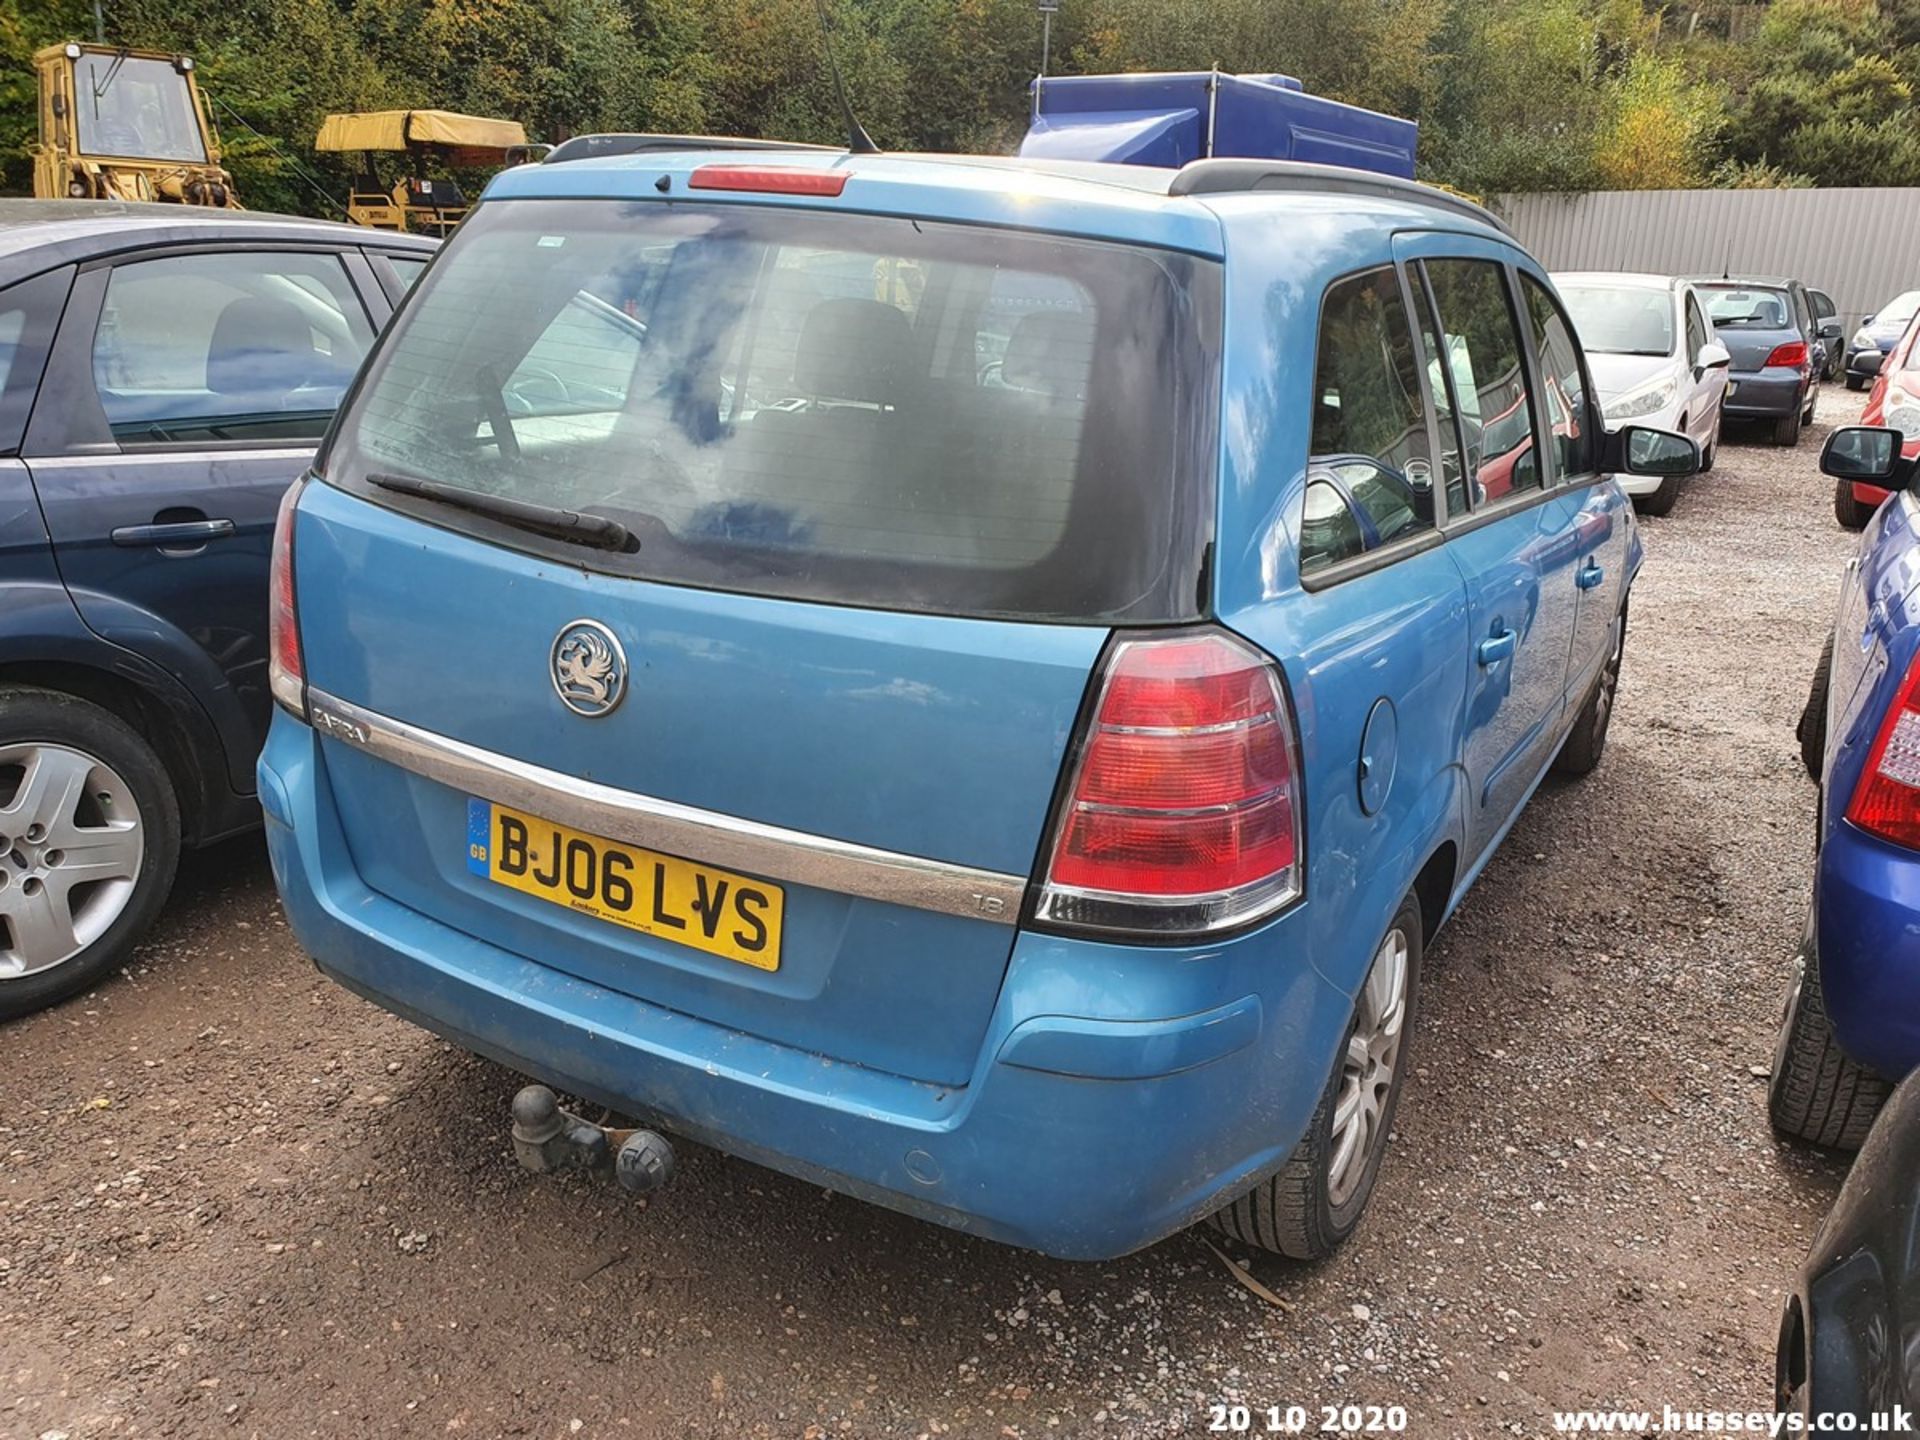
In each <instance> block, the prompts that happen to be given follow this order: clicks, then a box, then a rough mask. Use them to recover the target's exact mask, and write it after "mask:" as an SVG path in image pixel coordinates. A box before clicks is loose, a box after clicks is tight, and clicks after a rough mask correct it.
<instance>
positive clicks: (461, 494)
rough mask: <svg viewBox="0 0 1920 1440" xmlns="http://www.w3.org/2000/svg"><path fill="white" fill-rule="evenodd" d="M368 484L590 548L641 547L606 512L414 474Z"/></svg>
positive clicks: (374, 479)
mask: <svg viewBox="0 0 1920 1440" xmlns="http://www.w3.org/2000/svg"><path fill="white" fill-rule="evenodd" d="M366 479H367V483H368V484H369V485H378V486H379V487H380V488H381V489H382V490H391V491H393V492H394V493H395V494H397V495H417V496H419V497H420V498H421V499H423V500H433V501H437V502H438V503H440V504H442V505H451V506H453V507H454V508H455V509H457V510H468V511H471V512H472V513H473V514H475V515H484V516H486V517H487V518H488V519H489V520H499V521H501V522H502V523H504V524H507V525H512V526H514V527H515V528H516V529H520V530H527V531H531V532H532V533H533V534H535V535H546V536H549V537H550V538H552V539H555V540H565V541H567V542H568V543H569V544H573V545H585V546H587V547H588V548H590V549H593V550H619V551H627V552H631V551H634V550H638V549H639V548H640V545H639V542H637V541H636V540H635V539H634V538H633V533H632V532H631V531H630V530H628V529H627V527H626V526H624V525H622V524H621V523H620V522H619V521H618V520H610V519H608V518H607V517H606V516H605V515H583V514H581V513H580V512H579V511H578V510H563V509H561V508H560V507H559V506H558V505H540V504H537V503H535V502H534V501H531V500H513V499H509V498H508V497H507V496H505V495H488V494H487V493H485V492H484V491H481V490H465V489H462V488H461V487H460V486H458V485H448V484H445V483H443V482H441V481H439V480H422V479H419V478H418V477H417V476H413V475H378V474H375V475H369V476H367V477H366Z"/></svg>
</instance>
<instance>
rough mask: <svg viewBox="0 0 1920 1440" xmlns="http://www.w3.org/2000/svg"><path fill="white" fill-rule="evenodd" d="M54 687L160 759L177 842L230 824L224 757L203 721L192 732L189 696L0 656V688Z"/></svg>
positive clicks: (78, 664) (88, 668) (93, 669)
mask: <svg viewBox="0 0 1920 1440" xmlns="http://www.w3.org/2000/svg"><path fill="white" fill-rule="evenodd" d="M14 685H17V686H30V687H37V688H39V689H42V690H57V691H59V692H60V693H62V694H66V695H73V696H76V697H78V698H79V699H82V700H86V701H88V702H90V703H91V704H94V705H98V706H99V707H100V708H101V709H102V710H105V711H107V712H108V713H110V714H112V715H114V716H116V717H118V718H119V719H121V720H123V721H125V722H126V723H127V724H128V725H131V726H132V727H133V728H134V730H135V731H137V732H138V733H139V735H140V736H141V738H142V739H144V740H145V741H146V742H147V743H148V744H149V745H151V746H153V749H154V753H155V754H156V755H158V756H159V757H160V763H161V764H162V765H164V766H165V767H166V770H167V778H168V779H169V780H170V781H171V782H172V783H173V790H174V794H175V796H176V797H177V798H178V800H179V803H180V828H181V832H182V839H183V842H184V843H186V844H189V845H191V844H194V843H197V842H198V841H199V840H201V839H205V838H210V837H211V836H212V835H214V834H219V833H224V832H226V831H227V830H230V829H232V828H234V827H233V818H232V815H231V813H230V812H231V811H232V809H233V801H234V797H233V796H232V795H231V793H230V792H229V793H224V794H223V793H222V792H223V791H224V790H225V788H226V787H225V781H224V775H223V772H222V767H223V766H224V763H225V760H224V756H223V755H222V754H221V752H220V751H219V742H218V741H217V740H216V739H215V738H214V736H213V735H212V732H211V725H210V724H206V722H204V721H203V722H202V723H203V724H206V729H205V732H204V733H203V734H202V735H201V736H198V737H196V736H195V735H194V734H193V727H192V718H191V712H186V713H183V710H182V706H183V705H184V706H191V705H192V703H193V702H192V701H191V700H190V699H185V698H184V697H180V698H173V697H168V698H163V697H162V696H161V695H159V694H157V693H156V692H155V691H154V690H152V689H151V688H148V687H146V686H143V685H141V684H140V683H138V682H137V681H135V680H133V679H130V678H129V677H127V676H126V675H124V674H120V673H116V672H114V671H112V670H109V669H106V668H104V667H102V666H98V665H92V664H88V663H86V662H84V661H73V660H47V659H11V660H0V686H14Z"/></svg>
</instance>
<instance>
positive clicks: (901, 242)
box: [327, 200, 1219, 619]
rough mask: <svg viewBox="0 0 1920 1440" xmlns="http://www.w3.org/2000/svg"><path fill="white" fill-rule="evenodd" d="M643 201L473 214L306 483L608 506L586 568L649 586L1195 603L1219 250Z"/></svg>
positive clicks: (861, 597) (922, 598)
mask: <svg viewBox="0 0 1920 1440" xmlns="http://www.w3.org/2000/svg"><path fill="white" fill-rule="evenodd" d="M639 208H640V209H644V210H645V211H647V212H648V213H647V214H645V215H640V214H638V213H637V211H634V210H630V209H629V208H628V207H621V206H612V205H606V204H604V203H601V202H599V201H593V200H581V201H571V200H567V201H561V200H554V201H550V202H549V201H544V200H543V201H538V202H532V201H528V202H519V201H515V202H508V203H503V204H498V205H481V206H478V207H476V209H475V210H474V211H473V213H472V214H471V215H469V216H468V217H467V219H466V220H465V221H464V222H463V224H462V226H461V230H460V233H459V235H458V236H456V237H455V239H454V240H453V241H452V242H451V243H450V245H449V247H448V249H447V250H446V251H445V252H443V253H442V254H441V255H440V256H439V257H438V258H436V259H435V261H434V263H433V265H432V266H431V267H430V268H429V269H428V271H427V273H426V275H425V277H424V278H423V279H422V280H421V282H420V283H419V286H418V288H417V289H416V290H415V292H414V293H413V294H412V295H411V296H410V297H409V298H408V300H407V303H406V305H405V306H403V307H402V308H401V310H400V312H399V314H398V315H397V316H396V318H395V321H394V324H393V326H392V328H391V329H390V331H389V335H388V339H387V340H386V342H385V343H384V344H383V345H382V347H381V349H380V353H379V354H378V356H376V357H375V359H374V360H373V361H372V363H371V365H370V367H369V369H368V371H367V376H366V379H365V381H364V382H363V383H362V385H361V387H360V389H359V391H358V398H357V399H356V401H355V404H354V406H353V407H352V409H351V411H350V413H349V414H348V415H347V416H346V417H345V418H344V420H343V422H342V424H341V427H340V429H339V430H338V432H337V433H336V439H335V442H334V447H333V449H332V451H331V452H330V453H329V455H328V457H327V472H328V478H329V479H330V480H336V481H339V482H340V483H345V484H347V485H349V486H353V485H356V484H358V483H360V481H361V478H362V477H364V476H366V475H368V474H370V473H379V474H399V475H406V476H415V477H420V478H425V479H430V480H437V481H441V482H442V483H446V484H451V485H456V486H461V487H464V488H468V489H475V490H480V491H484V492H486V493H488V494H491V495H498V496H503V497H507V498H511V499H515V500H523V501H528V502H532V503H536V504H542V505H557V506H560V507H562V508H567V509H582V510H587V511H590V512H591V513H593V514H596V515H604V516H607V517H609V518H611V519H614V520H617V521H618V522H619V523H620V524H622V525H623V526H625V527H627V528H628V529H629V530H630V531H631V532H632V533H633V534H634V535H635V537H636V538H637V539H638V540H639V545H638V548H637V549H634V550H630V551H621V552H618V553H615V552H604V553H597V554H595V555H594V556H593V557H591V558H592V561H593V563H594V564H596V565H597V566H601V567H604V568H606V569H608V570H610V571H612V572H614V573H620V574H628V575H633V576H636V577H642V578H646V579H652V580H661V581H667V582H669V583H684V584H695V585H704V586H709V587H715V588H724V589H730V590H739V591H745V592H749V593H756V594H770V595H781V596H787V597H793V598H807V599H819V600H828V601H833V602H836V603H846V604H859V605H867V606H873V607H878V608H902V609H912V610H922V611H932V612H937V613H952V614H1000V615H1020V616H1036V617H1048V618H1051V617H1060V618H1071V619H1083V618H1089V619H1090V618H1096V617H1105V616H1113V615H1126V616H1139V617H1145V618H1172V617H1177V616H1181V615H1185V614H1188V613H1190V612H1191V610H1192V607H1193V605H1194V604H1195V600H1194V596H1195V595H1196V594H1197V593H1198V581H1197V573H1198V563H1199V561H1200V558H1201V557H1203V556H1204V553H1205V551H1204V546H1205V541H1206V538H1207V537H1204V536H1203V535H1202V534H1201V531H1203V530H1206V529H1207V527H1208V526H1209V519H1208V517H1209V515H1210V513H1211V501H1210V499H1209V498H1207V497H1209V496H1210V494H1211V484H1212V475H1213V473H1214V468H1215V467H1214V465H1213V462H1212V459H1211V456H1212V454H1213V453H1214V451H1215V447H1216V445H1217V428H1216V423H1215V417H1217V414H1218V407H1217V403H1216V402H1215V401H1213V400H1212V398H1211V397H1212V396H1213V395H1214V394H1215V393H1216V385H1217V355H1216V354H1214V353H1211V352H1214V351H1216V350H1217V347H1216V346H1215V344H1214V342H1215V339H1216V338H1217V332H1216V331H1215V330H1214V329H1213V328H1212V327H1213V325H1214V323H1216V322H1213V321H1211V320H1210V319H1209V316H1210V314H1212V313H1213V311H1212V307H1213V306H1214V304H1215V303H1216V298H1215V297H1216V296H1217V290H1218V280H1219V275H1218V267H1217V266H1216V265H1213V264H1212V263H1211V262H1204V263H1203V262H1195V261H1193V260H1190V259H1188V258H1183V257H1178V256H1174V255H1173V254H1172V253H1171V252H1160V251H1155V250H1150V249H1148V248H1147V247H1143V246H1125V245H1115V244H1110V243H1102V242H1088V241H1078V240H1066V239H1062V238H1059V237H1046V236H1040V235H1037V234H1021V233H1016V232H1013V231H1009V230H999V229H992V228H989V227H985V226H972V225H953V224H936V223H930V222H926V221H915V220H911V219H906V218H895V217H885V216H873V215H852V214H847V215H831V216H826V215H810V214H807V213H805V212H801V211H796V210H792V209H789V208H784V207H783V208H779V209H775V208H773V207H764V208H763V207H758V206H742V205H684V206H683V205H674V206H644V207H639ZM436 518H437V519H444V523H447V524H450V525H454V526H465V525H469V524H472V525H473V526H474V528H475V529H476V530H480V529H481V528H482V526H481V524H480V523H479V522H472V521H469V520H468V519H466V518H465V517H462V516H455V515H452V514H448V515H446V516H444V517H438V516H437V517H436ZM496 530H497V527H496ZM487 533H488V535H489V538H498V536H497V534H495V532H493V531H489V532H487ZM502 543H516V544H525V545H526V546H527V547H528V548H537V547H538V544H539V542H538V537H536V538H535V540H534V541H527V540H525V538H524V537H523V536H521V535H518V534H516V535H514V536H513V537H512V539H511V540H510V541H503V542H502ZM569 558H573V557H572V556H571V555H569Z"/></svg>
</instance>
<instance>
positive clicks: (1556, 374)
mask: <svg viewBox="0 0 1920 1440" xmlns="http://www.w3.org/2000/svg"><path fill="white" fill-rule="evenodd" d="M1520 292H1521V293H1522V294H1523V295H1525V296H1526V297H1527V318H1528V319H1529V321H1531V323H1532V325H1533V349H1534V353H1535V354H1536V355H1538V356H1539V357H1540V384H1541V387H1542V389H1543V391H1544V393H1545V395H1546V401H1547V432H1548V434H1550V435H1551V436H1552V437H1553V445H1552V451H1551V453H1552V456H1553V471H1554V475H1555V476H1556V477H1557V478H1560V479H1565V478H1567V477H1569V476H1574V475H1590V474H1592V473H1593V472H1594V471H1595V470H1597V469H1599V466H1600V461H1599V457H1598V455H1596V454H1595V451H1594V445H1595V438H1594V425H1593V421H1592V416H1591V413H1590V411H1589V409H1588V404H1587V381H1586V375H1585V373H1584V372H1583V371H1582V369H1581V366H1580V348H1579V346H1578V344H1577V343H1576V342H1575V341H1574V338H1573V328H1572V327H1571V326H1570V325H1568V324H1567V319H1566V317H1565V316H1564V315H1562V314H1561V313H1560V307H1559V306H1558V305H1556V304H1554V301H1553V297H1552V296H1551V295H1549V294H1548V293H1547V290H1546V287H1545V286H1544V285H1542V284H1540V282H1539V281H1537V280H1535V279H1534V278H1533V277H1532V276H1531V275H1522V276H1521V277H1520Z"/></svg>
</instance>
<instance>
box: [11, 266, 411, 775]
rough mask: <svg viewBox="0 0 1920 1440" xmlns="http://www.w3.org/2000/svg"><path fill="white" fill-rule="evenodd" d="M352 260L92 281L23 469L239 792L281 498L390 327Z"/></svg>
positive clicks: (258, 700)
mask: <svg viewBox="0 0 1920 1440" xmlns="http://www.w3.org/2000/svg"><path fill="white" fill-rule="evenodd" d="M386 313H387V305H386V301H385V299H384V297H383V296H382V295H381V294H380V292H379V289H378V287H377V286H376V285H375V284H374V282H373V277H372V271H371V269H370V267H369V266H368V265H367V263H366V261H365V259H364V258H363V257H362V256H361V255H360V254H359V252H358V251H357V249H354V248H352V247H346V248H344V249H326V248H317V247H316V248H297V247H286V248H243V247H233V248H216V247H210V246H204V245H202V246H194V247H190V248H177V249H172V250H167V251H147V252H141V253H135V254H133V255H128V256H122V257H116V258H115V259H113V260H111V261H107V262H102V263H98V264H95V265H93V266H91V267H86V268H83V269H82V270H81V271H80V273H79V275H78V277H77V279H76V281H75V283H74V288H73V292H72V295H71V297H70V299H69V302H68V305H67V309H66V314H65V316H64V318H63V319H62V322H61V328H60V333H59V336H58V339H57V340H56V341H55V344H54V351H53V355H52V358H51V360H50V362H49V364H48V368H47V375H46V380H45V382H44V384H43V385H42V389H41V398H40V401H39V403H38V405H37V406H36V407H35V410H34V414H33V419H32V422H31V425H30V429H29V432H28V435H27V439H26V444H25V446H24V452H23V453H24V456H25V459H26V462H27V465H28V467H29V469H30V470H31V472H32V475H33V480H34V485H35V488H36V490H37V491H38V493H39V496H40V502H41V506H42V509H43V510H44V512H45V514H46V519H47V527H48V530H49V532H50V533H51V535H52V539H53V544H54V553H55V558H56V561H57V563H58V565H59V568H60V572H61V575H62V577H63V578H64V580H65V581H66V584H67V588H68V590H69V591H70V592H71V594H72V595H73V598H74V602H75V604H76V605H77V606H78V607H79V609H80V613H81V615H82V616H83V617H84V618H85V620H86V622H87V624H88V625H89V627H91V628H92V629H93V630H94V631H95V632H96V633H97V634H100V635H102V636H104V637H105V638H107V639H109V640H113V641H115V642H117V643H119V644H122V645H125V646H126V647H127V648H129V649H133V650H137V651H139V652H141V653H143V654H145V655H147V656H148V657H149V658H150V659H152V660H154V661H155V662H156V663H159V664H161V665H162V666H163V667H165V668H166V669H168V670H169V671H171V672H172V673H173V674H175V675H176V676H178V677H179V678H180V679H181V680H182V681H183V682H185V683H186V684H188V685H189V686H190V687H191V688H192V689H193V690H194V691H195V692H196V694H198V695H199V696H200V697H201V699H202V701H203V703H205V704H207V705H208V707H209V710H210V711H211V712H212V718H213V720H214V722H215V725H216V727H217V728H218V729H219V731H220V734H221V739H222V741H223V743H224V744H225V747H226V751H227V759H228V766H229V771H230V779H231V781H232V783H233V785H234V787H235V789H237V790H240V791H248V790H251V789H252V770H253V760H254V755H255V753H256V752H257V750H258V747H259V743H260V740H261V738H262V736H263V735H264V732H265V726H266V721H267V717H268V714H269V710H270V702H269V697H268V693H267V677H266V667H267V639H266V618H267V616H266V586H267V561H268V552H269V549H270V546H271V541H272V534H273V521H274V514H275V511H276V508H277V507H278V504H279V500H280V496H281V494H282V493H283V492H284V491H285V489H286V487H287V485H288V484H289V483H290V482H291V481H292V480H293V479H294V478H295V477H296V476H298V475H299V474H300V472H301V471H302V470H303V469H304V468H305V467H306V466H307V465H308V464H309V463H310V462H311V460H312V458H313V451H314V447H315V445H316V443H317V442H318V440H319V438H320V436H321V434H322V432H324V430H325V429H326V427H327V425H328V423H329V422H330V421H331V420H332V418H333V412H334V410H335V408H336V407H337V406H338V404H339V402H340V398H341V396H342V394H343V393H344V392H345V389H346V387H347V384H348V382H349V381H350V380H351V379H352V378H353V375H354V373H355V372H356V370H357V369H358V368H359V364H360V361H361V359H362V358H363V357H364V356H365V354H366V351H367V349H368V347H369V346H370V345H371V343H372V340H373V335H374V332H375V330H376V329H377V328H378V326H379V324H380V322H381V321H383V320H384V319H385V316H386Z"/></svg>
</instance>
